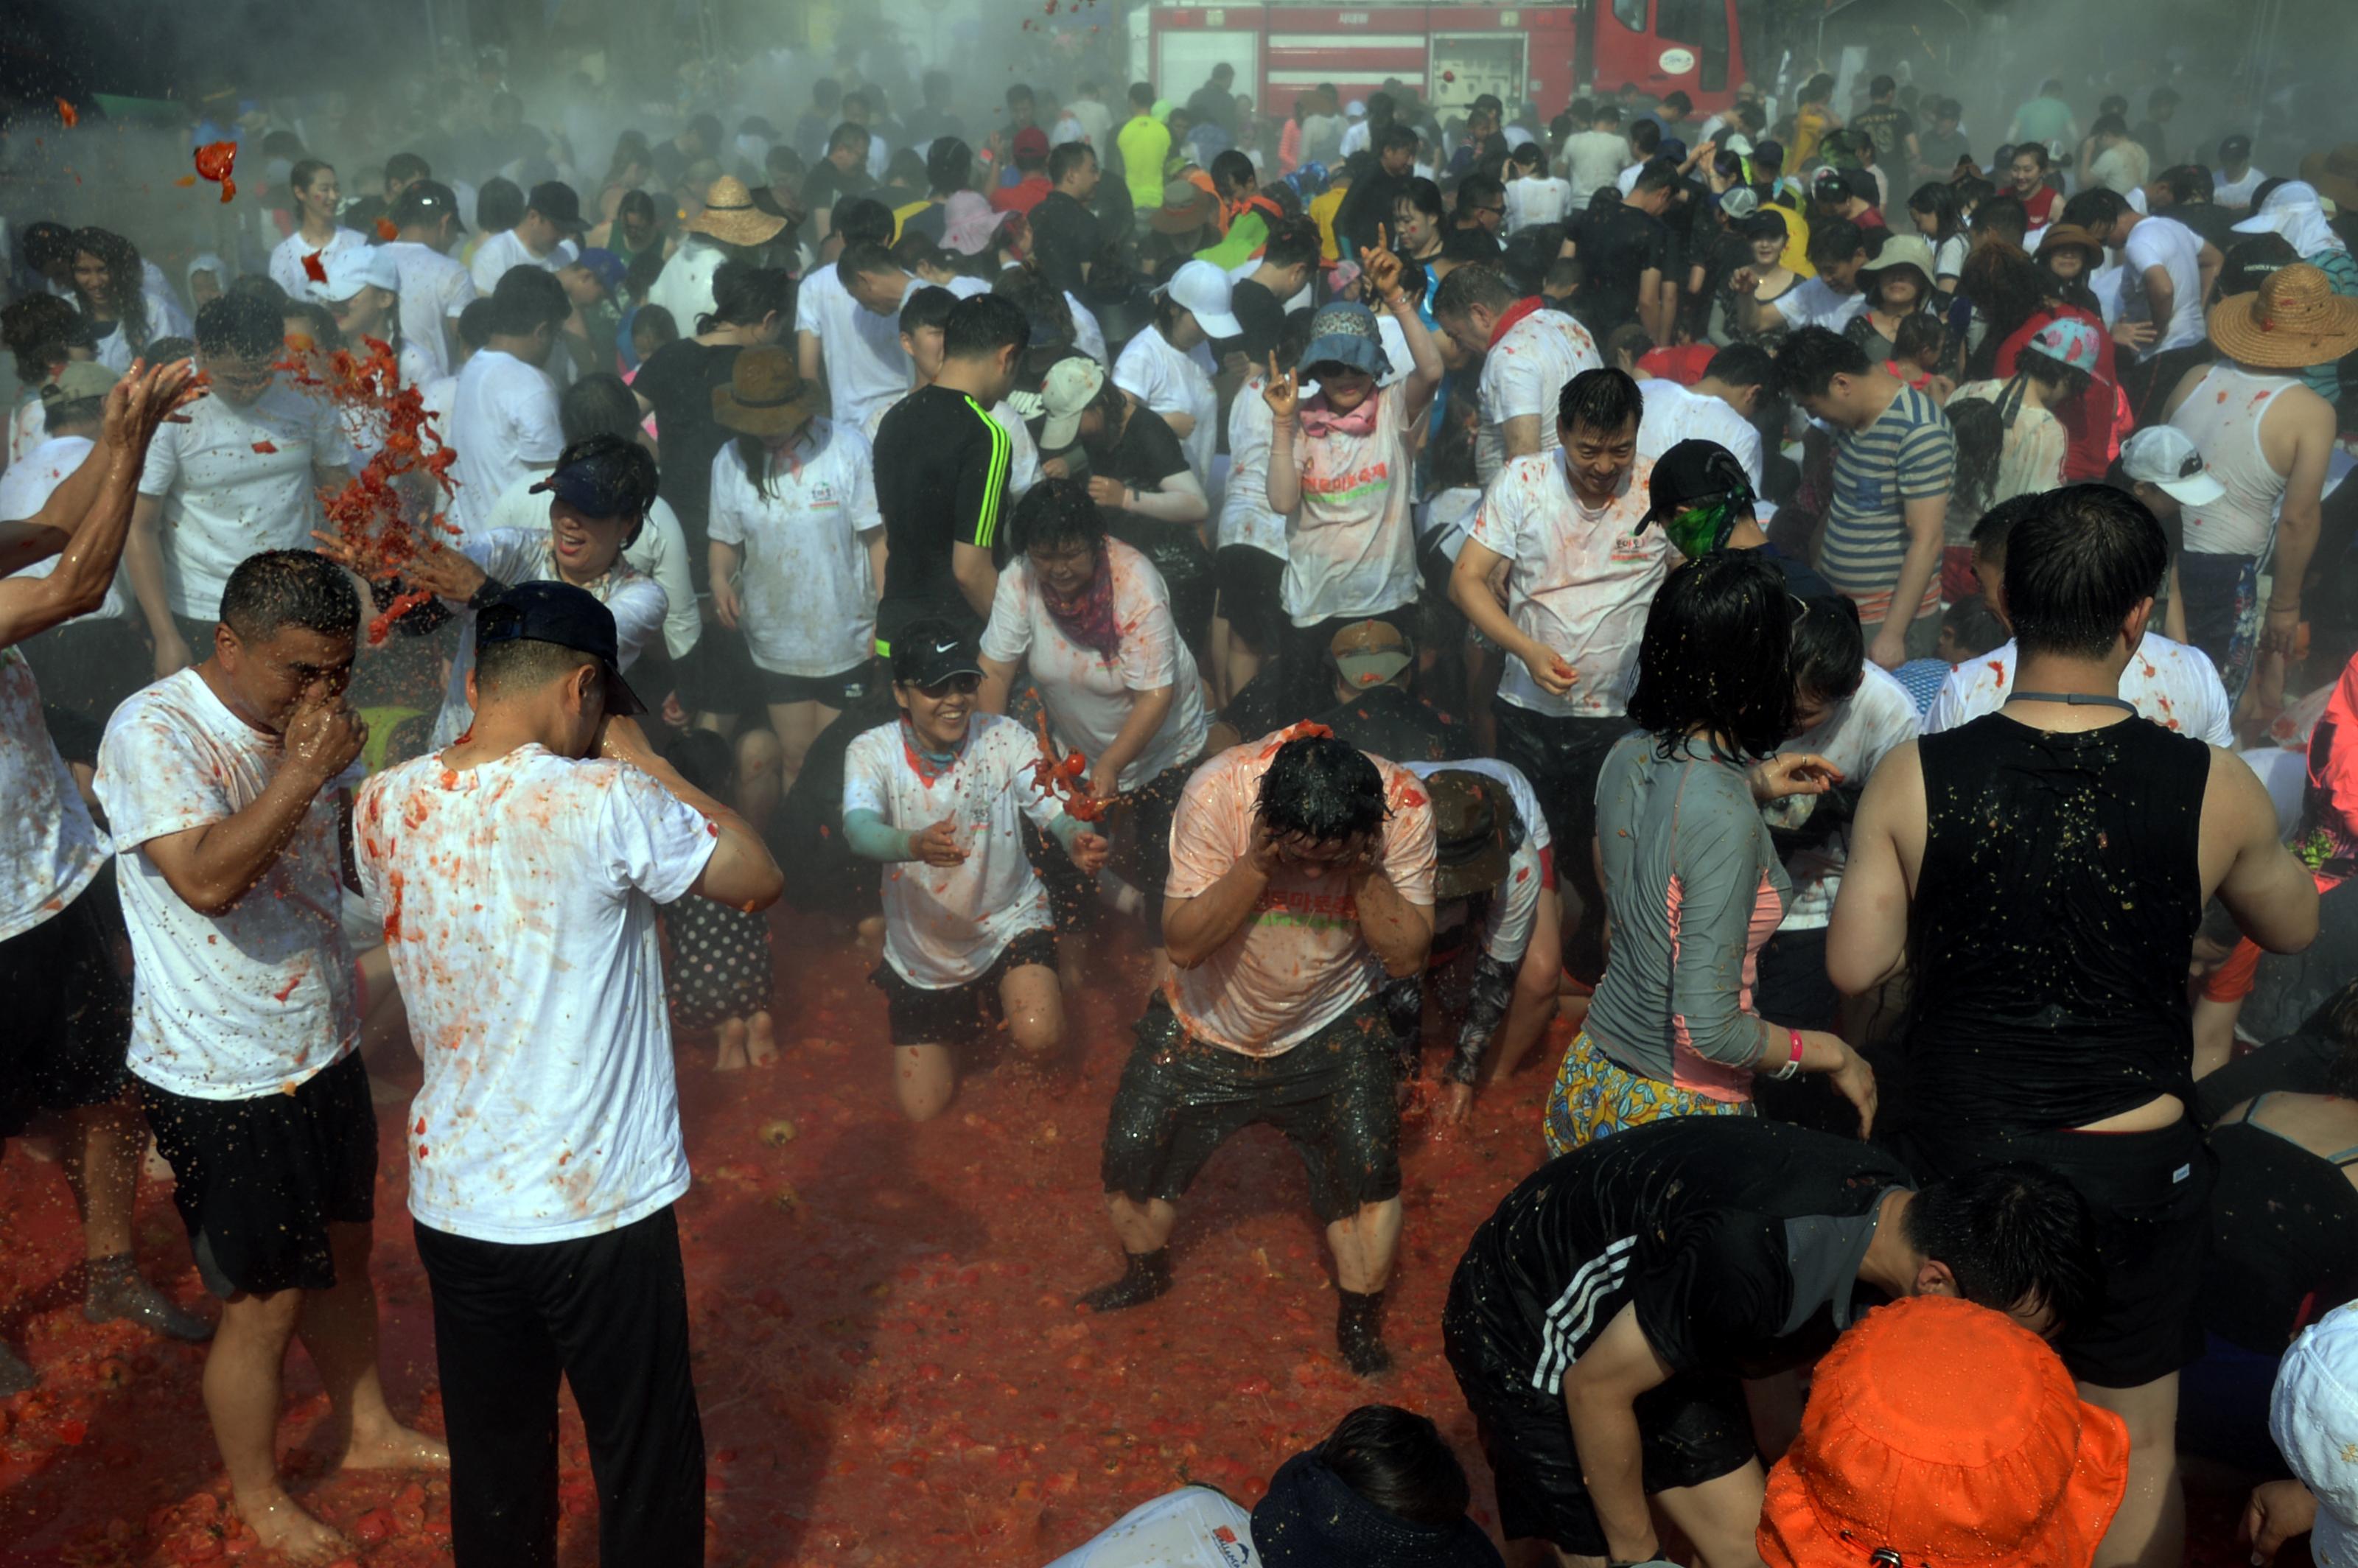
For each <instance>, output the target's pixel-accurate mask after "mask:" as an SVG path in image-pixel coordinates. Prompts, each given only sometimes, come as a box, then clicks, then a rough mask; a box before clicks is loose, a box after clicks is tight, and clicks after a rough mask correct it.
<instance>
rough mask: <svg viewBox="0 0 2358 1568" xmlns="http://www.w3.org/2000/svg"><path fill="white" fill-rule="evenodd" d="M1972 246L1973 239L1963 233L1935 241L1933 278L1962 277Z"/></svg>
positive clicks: (1933, 248)
mask: <svg viewBox="0 0 2358 1568" xmlns="http://www.w3.org/2000/svg"><path fill="white" fill-rule="evenodd" d="M2025 237H2026V238H2027V237H2028V236H2025ZM1972 246H1973V241H1972V240H1971V239H1969V238H1967V237H1966V236H1965V235H1963V234H1951V235H1950V236H1949V237H1948V238H1947V239H1945V240H1942V241H1939V242H1937V243H1934V245H1933V246H1932V276H1933V278H1934V280H1935V281H1937V280H1939V279H1941V278H1943V277H1962V276H1963V275H1964V270H1965V257H1966V255H1967V254H1969V252H1970V251H1971V249H1972ZM2032 254H2036V253H2035V252H2034V253H2032Z"/></svg>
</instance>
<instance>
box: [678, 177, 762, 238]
mask: <svg viewBox="0 0 2358 1568" xmlns="http://www.w3.org/2000/svg"><path fill="white" fill-rule="evenodd" d="M785 226H786V221H785V220H784V218H781V217H779V216H777V215H776V214H775V213H772V212H764V211H762V210H761V209H760V208H759V207H756V206H754V205H753V193H752V191H750V190H748V189H745V182H744V181H743V180H741V179H740V178H737V177H736V176H735V175H733V174H724V175H722V176H721V177H720V178H719V179H716V180H714V181H713V182H712V184H711V185H710V186H709V187H708V188H707V189H706V190H705V192H704V211H701V212H699V213H698V214H697V215H696V221H695V222H692V223H690V224H688V226H687V232H689V233H691V234H708V235H710V236H711V237H712V238H714V239H716V240H719V242H720V243H722V244H724V245H761V244H767V243H769V242H770V241H772V240H774V239H776V238H777V237H778V231H779V230H781V229H783V228H784V227H785Z"/></svg>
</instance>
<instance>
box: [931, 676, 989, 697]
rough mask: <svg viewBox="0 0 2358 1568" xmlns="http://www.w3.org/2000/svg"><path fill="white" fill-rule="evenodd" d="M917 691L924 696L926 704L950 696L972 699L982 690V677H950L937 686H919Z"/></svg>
mask: <svg viewBox="0 0 2358 1568" xmlns="http://www.w3.org/2000/svg"><path fill="white" fill-rule="evenodd" d="M917 689H918V690H919V691H921V692H923V693H925V699H926V700H927V701H928V702H939V701H941V700H942V699H943V698H944V697H949V696H952V695H956V696H958V697H972V696H973V695H974V694H975V693H976V692H978V691H980V690H981V689H982V677H981V676H973V675H968V676H950V678H949V679H947V680H946V681H942V682H940V683H939V684H937V685H935V686H921V687H918V688H917Z"/></svg>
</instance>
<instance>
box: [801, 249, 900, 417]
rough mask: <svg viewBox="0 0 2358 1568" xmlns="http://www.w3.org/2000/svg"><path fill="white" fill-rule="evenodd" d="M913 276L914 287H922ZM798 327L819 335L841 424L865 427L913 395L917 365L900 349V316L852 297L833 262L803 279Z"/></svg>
mask: <svg viewBox="0 0 2358 1568" xmlns="http://www.w3.org/2000/svg"><path fill="white" fill-rule="evenodd" d="M909 281H910V286H911V288H912V289H914V288H915V287H918V285H917V282H916V280H915V279H914V278H912V279H910V280H909ZM903 297H905V296H903ZM795 331H796V332H797V333H801V332H811V333H815V334H817V338H818V346H819V357H820V359H821V360H822V361H823V362H825V365H826V369H827V396H828V399H829V401H830V403H831V405H832V411H833V414H834V416H835V422H836V423H837V424H838V425H840V426H843V427H845V428H847V429H851V430H864V429H866V428H867V427H868V416H869V415H871V414H872V413H874V412H875V411H876V410H877V409H878V408H879V407H882V406H886V405H889V404H892V403H897V402H899V401H900V400H901V399H902V398H903V397H905V396H907V395H908V393H909V378H910V376H911V374H912V373H913V370H912V367H911V365H910V363H909V356H908V355H907V354H904V353H903V352H902V351H901V322H900V319H899V318H898V317H896V316H879V315H878V314H876V312H875V311H873V310H871V309H869V308H866V307H865V306H863V305H861V304H860V301H858V300H857V299H854V298H853V297H851V293H850V291H849V289H847V288H845V287H844V286H843V280H842V279H841V278H840V277H838V276H836V271H835V264H834V263H833V262H829V263H827V265H825V266H823V267H820V268H818V269H817V271H816V272H813V273H812V274H811V275H810V276H807V277H806V278H804V279H803V286H802V288H801V289H800V291H799V292H797V293H796V295H795Z"/></svg>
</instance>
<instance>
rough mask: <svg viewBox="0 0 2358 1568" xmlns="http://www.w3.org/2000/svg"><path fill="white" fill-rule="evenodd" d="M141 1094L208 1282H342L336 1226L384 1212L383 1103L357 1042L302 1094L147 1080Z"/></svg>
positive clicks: (260, 1289) (228, 1286) (223, 1286)
mask: <svg viewBox="0 0 2358 1568" xmlns="http://www.w3.org/2000/svg"><path fill="white" fill-rule="evenodd" d="M139 1098H140V1101H141V1103H143V1104H144V1105H146V1108H147V1125H148V1126H149V1127H150V1128H152V1129H154V1130H155V1133H156V1148H157V1152H159V1153H161V1154H162V1155H163V1156H164V1158H165V1160H166V1162H168V1163H169V1164H170V1165H171V1167H172V1175H173V1177H174V1178H175V1185H174V1187H173V1191H172V1202H173V1203H174V1205H175V1206H178V1209H179V1211H180V1223H181V1224H182V1225H183V1226H185V1227H187V1228H188V1232H189V1250H191V1251H192V1252H194V1253H195V1254H196V1258H197V1271H198V1272H199V1273H200V1274H201V1275H202V1276H203V1278H204V1281H205V1289H207V1290H209V1291H211V1292H212V1293H213V1294H215V1295H217V1296H220V1297H222V1298H223V1299H227V1298H228V1297H230V1296H233V1295H236V1294H238V1293H240V1292H245V1293H248V1294H253V1295H266V1294H268V1293H270V1292H276V1291H288V1290H296V1291H324V1290H327V1289H328V1288H329V1287H330V1286H332V1285H333V1284H334V1283H335V1282H336V1263H335V1258H334V1255H333V1253H332V1252H331V1251H330V1249H329V1246H328V1227H329V1226H330V1225H365V1224H367V1223H368V1222H369V1221H370V1220H371V1219H373V1218H374V1217H376V1108H375V1107H374V1106H373V1105H372V1104H370V1102H369V1086H368V1069H367V1068H366V1067H364V1066H363V1065H362V1064H361V1054H360V1053H359V1052H358V1051H354V1052H352V1053H351V1054H348V1055H346V1056H345V1057H344V1059H343V1060H342V1061H341V1062H338V1063H337V1064H336V1065H334V1066H332V1067H327V1068H323V1069H321V1070H320V1071H319V1072H317V1073H314V1074H313V1075H312V1076H310V1077H308V1078H307V1079H305V1080H304V1081H303V1082H302V1083H301V1084H300V1085H298V1086H297V1087H296V1090H295V1092H294V1093H293V1094H267V1095H257V1096H255V1097H254V1098H252V1099H195V1098H190V1097H189V1096H187V1095H177V1094H174V1093H173V1092H172V1091H171V1090H169V1089H163V1088H158V1087H156V1086H155V1085H154V1084H149V1083H142V1084H141V1085H140V1086H139Z"/></svg>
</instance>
